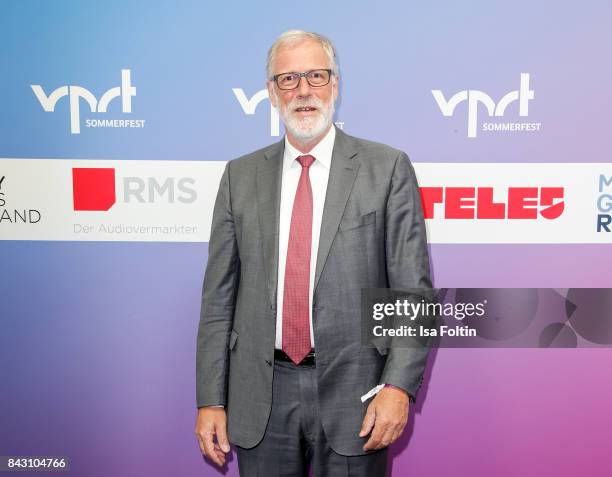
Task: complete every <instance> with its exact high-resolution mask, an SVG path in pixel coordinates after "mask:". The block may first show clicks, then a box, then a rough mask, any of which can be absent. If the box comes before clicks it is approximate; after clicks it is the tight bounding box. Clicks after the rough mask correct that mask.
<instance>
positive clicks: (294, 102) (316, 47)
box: [267, 40, 338, 141]
mask: <svg viewBox="0 0 612 477" xmlns="http://www.w3.org/2000/svg"><path fill="white" fill-rule="evenodd" d="M330 68H331V64H330V62H329V59H328V57H327V55H326V54H325V51H324V50H323V47H322V46H321V45H320V44H319V43H318V42H316V41H311V40H306V41H303V42H301V43H298V44H296V45H292V46H290V47H286V48H280V49H279V50H278V51H277V54H276V58H275V61H274V63H273V65H272V75H273V76H274V75H277V74H280V73H291V72H297V73H302V72H305V71H311V70H316V69H330ZM267 87H268V93H269V95H270V101H271V102H272V105H273V106H275V107H277V108H278V110H279V114H280V117H281V119H282V120H283V123H284V124H285V129H286V130H287V132H288V133H289V134H291V135H292V136H294V137H295V138H296V139H298V140H301V141H308V140H311V139H314V138H316V137H318V136H320V135H321V134H323V133H324V132H326V131H327V129H328V127H329V126H330V125H331V123H332V119H333V116H334V102H335V100H336V98H337V97H338V82H337V78H336V77H335V76H332V77H331V79H330V82H329V83H328V84H327V85H325V86H319V87H313V86H310V85H309V84H308V81H306V78H301V79H300V83H299V84H298V86H297V88H295V89H292V90H282V89H279V88H278V86H277V85H276V83H275V82H274V81H268V82H267Z"/></svg>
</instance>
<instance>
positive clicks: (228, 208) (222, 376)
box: [196, 162, 240, 407]
mask: <svg viewBox="0 0 612 477" xmlns="http://www.w3.org/2000/svg"><path fill="white" fill-rule="evenodd" d="M230 164H231V162H228V164H227V166H226V167H225V171H224V172H223V176H222V178H221V183H220V185H219V191H218V193H217V199H216V201H215V207H214V211H213V219H212V227H211V231H210V239H209V242H208V263H207V265H206V273H205V275H204V283H203V287H202V304H201V312H200V324H199V327H198V337H197V350H196V401H197V407H202V406H210V405H226V404H227V402H226V400H227V376H228V366H229V356H228V352H229V351H228V344H229V338H230V333H231V329H232V323H233V319H234V308H235V303H236V294H237V289H238V282H239V277H240V258H239V255H238V245H237V242H236V230H235V223H234V217H233V214H232V203H231V196H230Z"/></svg>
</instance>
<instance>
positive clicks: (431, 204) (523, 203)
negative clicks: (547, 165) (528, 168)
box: [420, 187, 565, 220]
mask: <svg viewBox="0 0 612 477" xmlns="http://www.w3.org/2000/svg"><path fill="white" fill-rule="evenodd" d="M420 190H421V201H422V204H423V214H424V216H425V218H426V219H436V218H440V216H439V215H438V216H436V207H435V205H436V204H440V205H441V207H440V208H441V209H443V211H444V214H443V215H444V217H443V218H445V219H510V220H513V219H532V220H533V219H537V218H538V217H543V218H545V219H548V220H554V219H557V218H559V217H560V216H561V214H562V213H563V210H564V207H565V203H564V202H563V194H564V188H563V187H508V190H507V191H506V193H505V196H506V200H505V202H495V201H494V200H493V192H494V190H493V187H421V188H420Z"/></svg>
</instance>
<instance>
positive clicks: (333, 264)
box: [196, 30, 431, 477]
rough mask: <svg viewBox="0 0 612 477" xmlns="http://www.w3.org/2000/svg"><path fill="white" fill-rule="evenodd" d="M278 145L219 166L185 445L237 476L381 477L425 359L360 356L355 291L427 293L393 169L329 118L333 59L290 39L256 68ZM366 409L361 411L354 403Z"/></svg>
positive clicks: (325, 48) (419, 230) (411, 177)
mask: <svg viewBox="0 0 612 477" xmlns="http://www.w3.org/2000/svg"><path fill="white" fill-rule="evenodd" d="M267 76H268V80H267V88H268V92H269V95H270V101H271V102H272V104H273V105H274V106H275V107H277V108H278V109H279V112H280V117H281V119H282V120H283V123H284V125H285V131H286V134H285V137H284V138H283V140H282V141H280V142H278V143H276V144H272V145H271V146H268V147H266V148H264V149H261V150H259V151H256V152H253V153H251V154H248V155H246V156H244V157H241V158H239V159H236V160H234V161H230V162H229V163H228V165H227V167H226V169H225V172H224V174H223V177H222V179H221V184H220V187H219V192H218V195H217V200H216V203H215V208H214V214H213V222H212V231H211V237H210V243H209V249H208V265H207V268H206V275H205V278H204V286H203V292H202V311H201V319H200V326H199V330H198V340H197V363H196V368H197V376H196V379H197V406H198V416H197V421H196V435H197V437H198V440H199V443H200V447H201V449H202V452H203V453H204V454H205V455H206V456H207V457H208V458H210V459H211V460H212V461H213V462H215V463H216V464H218V465H223V464H224V463H225V461H226V454H227V453H228V452H230V447H229V442H230V441H231V442H232V443H233V444H235V446H236V450H237V455H238V466H239V469H240V475H241V476H243V477H244V476H255V475H260V476H266V477H272V476H280V475H283V476H306V475H307V473H308V469H309V467H310V466H312V468H313V473H314V475H315V476H316V477H321V476H334V477H341V476H348V475H351V476H379V475H380V476H382V475H385V472H386V465H387V446H389V444H391V443H392V442H394V441H395V440H396V439H397V438H398V437H399V436H400V435H401V433H402V431H403V430H404V427H405V425H406V422H407V419H408V409H409V402H410V400H411V399H414V397H415V395H416V393H417V390H418V388H419V386H420V384H421V380H422V374H423V370H424V367H425V363H426V359H427V349H426V348H420V349H419V348H393V347H392V348H390V349H386V348H380V349H378V348H374V347H366V346H362V344H361V324H360V294H361V289H362V288H368V287H379V288H383V287H391V288H398V289H409V288H417V287H421V288H428V287H431V282H430V279H429V260H428V255H427V248H426V236H425V226H424V221H423V214H422V210H421V202H420V196H419V190H418V185H417V181H416V178H415V174H414V170H413V168H412V166H411V164H410V162H409V160H408V157H407V156H406V154H405V153H403V152H401V151H398V150H396V149H392V148H391V147H388V146H385V145H382V144H378V143H374V142H370V141H365V140H362V139H357V138H354V137H351V136H349V135H347V134H345V133H344V132H342V131H341V130H339V129H337V128H336V127H335V126H334V124H333V122H332V118H333V115H334V103H335V101H336V99H337V97H338V81H339V76H338V65H337V62H336V55H335V50H334V47H333V46H332V44H331V43H330V42H329V40H328V39H326V38H325V37H323V36H321V35H318V34H316V33H310V32H304V31H297V30H292V31H288V32H286V33H283V34H282V35H281V36H280V37H279V38H278V39H277V40H276V42H275V43H274V44H273V45H272V47H271V48H270V50H269V53H268V64H267ZM369 391H370V393H369V394H370V395H371V396H374V397H373V398H370V399H371V401H370V400H368V399H365V398H364V399H363V400H362V399H361V397H362V396H363V395H366V394H368V392H369Z"/></svg>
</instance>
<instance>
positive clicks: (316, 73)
mask: <svg viewBox="0 0 612 477" xmlns="http://www.w3.org/2000/svg"><path fill="white" fill-rule="evenodd" d="M310 77H311V78H313V79H321V78H323V75H322V74H321V72H320V71H313V72H312V73H310Z"/></svg>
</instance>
